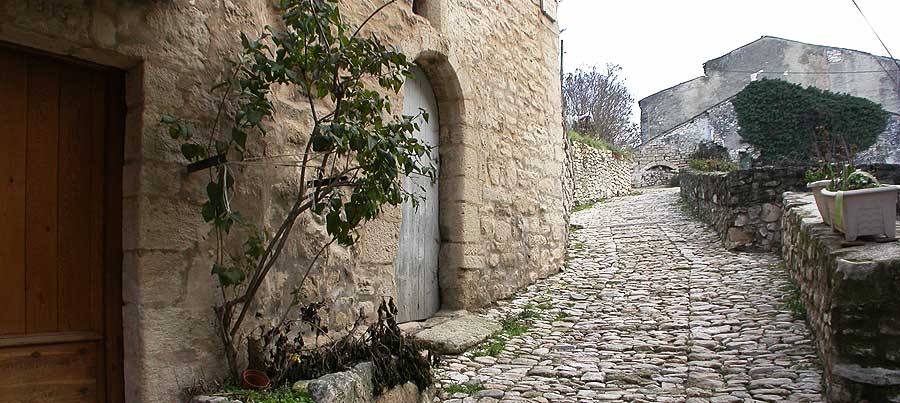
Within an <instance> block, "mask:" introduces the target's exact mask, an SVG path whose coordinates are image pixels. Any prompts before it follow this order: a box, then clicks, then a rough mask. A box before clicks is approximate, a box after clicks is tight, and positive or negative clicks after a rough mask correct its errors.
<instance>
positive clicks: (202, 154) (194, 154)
mask: <svg viewBox="0 0 900 403" xmlns="http://www.w3.org/2000/svg"><path fill="white" fill-rule="evenodd" d="M181 155H183V156H184V158H186V159H187V160H188V161H191V162H197V161H200V160H202V159H204V158H206V148H204V147H203V146H200V145H197V144H191V143H184V144H182V145H181Z"/></svg>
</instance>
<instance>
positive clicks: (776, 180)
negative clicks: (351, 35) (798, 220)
mask: <svg viewBox="0 0 900 403" xmlns="http://www.w3.org/2000/svg"><path fill="white" fill-rule="evenodd" d="M804 172H805V169H803V168H753V169H748V170H741V171H734V172H730V173H725V172H700V171H696V170H693V169H682V170H681V173H680V184H681V198H682V200H684V201H685V203H686V204H687V206H689V208H690V209H691V210H692V211H693V212H694V213H696V214H697V215H698V216H699V218H700V219H701V220H702V221H704V222H706V223H708V224H710V225H711V226H712V227H713V228H714V229H715V230H716V232H717V233H718V234H719V236H720V237H721V238H722V243H723V244H724V246H725V247H726V248H727V249H730V250H739V251H747V252H762V251H771V250H777V248H778V245H779V244H780V242H781V234H780V232H781V222H780V221H781V195H782V193H784V192H787V191H800V190H803V189H805V188H806V183H805V180H804V178H803V177H804Z"/></svg>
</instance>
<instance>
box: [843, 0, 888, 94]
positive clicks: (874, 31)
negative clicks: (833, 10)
mask: <svg viewBox="0 0 900 403" xmlns="http://www.w3.org/2000/svg"><path fill="white" fill-rule="evenodd" d="M850 1H852V2H853V5H854V6H856V10H857V11H859V15H861V16H862V17H863V20H865V21H866V25H868V26H869V29H871V30H872V33H873V34H875V37H876V38H878V42H881V46H882V47H883V48H884V51H885V52H887V54H888V56H889V57H890V58H891V60H892V61H893V62H894V64H895V65H896V66H897V69H900V63H898V62H897V59H895V58H894V55H892V54H891V50H890V49H888V47H887V45H885V43H884V41H883V40H881V35H878V31H876V30H875V27H874V26H872V23H871V22H869V18H868V17H866V14H865V13H863V10H862V9H861V8H859V4H857V3H856V0H850ZM878 64H879V65H881V61H879V62H878ZM881 67H882V68H884V66H881ZM884 72H885V74H887V75H888V78H890V77H891V73H888V69H886V68H885V69H884ZM897 84H898V85H900V78H898V79H897Z"/></svg>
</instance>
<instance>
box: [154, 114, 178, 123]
mask: <svg viewBox="0 0 900 403" xmlns="http://www.w3.org/2000/svg"><path fill="white" fill-rule="evenodd" d="M159 121H160V122H162V123H164V124H167V125H171V124H175V122H178V119H175V117H174V116H172V115H162V117H161V118H160V119H159Z"/></svg>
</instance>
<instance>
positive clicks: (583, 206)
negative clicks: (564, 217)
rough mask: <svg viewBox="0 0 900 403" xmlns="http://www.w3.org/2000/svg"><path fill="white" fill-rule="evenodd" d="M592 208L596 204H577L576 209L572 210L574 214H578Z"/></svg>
mask: <svg viewBox="0 0 900 403" xmlns="http://www.w3.org/2000/svg"><path fill="white" fill-rule="evenodd" d="M591 207H594V203H583V204H576V205H575V207H573V208H572V212H573V213H577V212H579V211H584V210H587V209H589V208H591Z"/></svg>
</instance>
